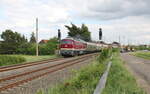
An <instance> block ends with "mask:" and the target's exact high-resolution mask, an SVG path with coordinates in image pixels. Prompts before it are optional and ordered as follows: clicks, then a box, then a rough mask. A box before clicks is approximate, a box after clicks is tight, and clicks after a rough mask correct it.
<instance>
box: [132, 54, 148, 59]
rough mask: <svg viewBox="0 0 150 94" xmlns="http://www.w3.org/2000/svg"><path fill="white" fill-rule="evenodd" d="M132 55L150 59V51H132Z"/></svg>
mask: <svg viewBox="0 0 150 94" xmlns="http://www.w3.org/2000/svg"><path fill="white" fill-rule="evenodd" d="M132 55H134V56H137V57H141V58H144V59H150V52H134V53H132Z"/></svg>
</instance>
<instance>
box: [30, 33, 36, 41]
mask: <svg viewBox="0 0 150 94" xmlns="http://www.w3.org/2000/svg"><path fill="white" fill-rule="evenodd" d="M30 43H36V38H35V34H34V32H32V34H31V38H30Z"/></svg>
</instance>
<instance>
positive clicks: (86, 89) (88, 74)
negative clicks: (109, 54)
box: [37, 61, 106, 94]
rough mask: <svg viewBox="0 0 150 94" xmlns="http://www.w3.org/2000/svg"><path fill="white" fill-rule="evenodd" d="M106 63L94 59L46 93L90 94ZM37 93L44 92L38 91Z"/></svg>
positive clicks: (41, 93) (42, 93)
mask: <svg viewBox="0 0 150 94" xmlns="http://www.w3.org/2000/svg"><path fill="white" fill-rule="evenodd" d="M105 68H106V64H104V63H100V64H99V62H98V61H94V62H93V63H92V64H89V65H88V66H86V67H84V68H83V69H81V70H79V71H76V72H75V76H74V77H73V78H72V79H70V80H67V81H65V82H63V83H61V84H58V85H57V86H56V87H54V88H50V89H49V93H48V94H92V93H93V91H94V89H95V88H96V85H97V83H98V81H99V78H100V76H101V75H102V74H103V72H104V70H105ZM37 94H45V93H44V92H43V91H39V92H38V93H37Z"/></svg>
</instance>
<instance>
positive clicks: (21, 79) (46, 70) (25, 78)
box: [0, 54, 96, 92]
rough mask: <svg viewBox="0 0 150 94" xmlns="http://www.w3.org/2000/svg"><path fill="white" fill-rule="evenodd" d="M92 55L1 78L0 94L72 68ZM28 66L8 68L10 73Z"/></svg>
mask: <svg viewBox="0 0 150 94" xmlns="http://www.w3.org/2000/svg"><path fill="white" fill-rule="evenodd" d="M92 55H93V54H88V55H84V56H80V57H77V58H72V59H71V60H67V61H63V62H60V63H58V64H54V65H49V66H45V67H42V68H38V69H34V70H32V71H28V72H23V73H19V74H16V75H9V76H7V77H3V78H0V92H2V91H6V90H8V89H11V88H14V87H17V86H19V85H22V84H24V83H27V82H29V81H32V80H34V79H37V78H39V77H42V76H45V75H48V74H50V73H53V72H56V71H59V70H62V69H64V68H66V67H69V66H72V65H74V64H77V63H80V62H82V61H85V60H87V59H89V57H91V56H92ZM94 55H96V54H94ZM44 62H45V63H46V61H44ZM48 62H49V61H48ZM39 63H40V62H39ZM34 64H35V63H33V65H34ZM27 65H28V64H27ZM27 65H26V66H25V65H20V66H19V65H17V66H12V67H8V68H9V71H10V70H11V68H12V70H14V68H15V69H17V68H20V67H21V66H25V67H27ZM28 66H32V64H31V65H28ZM22 68H23V67H22ZM4 69H5V68H4ZM4 69H3V70H4ZM6 69H7V68H6ZM6 71H8V70H6Z"/></svg>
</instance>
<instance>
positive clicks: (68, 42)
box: [61, 40, 73, 44]
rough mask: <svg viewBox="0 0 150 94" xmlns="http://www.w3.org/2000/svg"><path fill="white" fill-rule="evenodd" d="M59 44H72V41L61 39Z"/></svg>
mask: <svg viewBox="0 0 150 94" xmlns="http://www.w3.org/2000/svg"><path fill="white" fill-rule="evenodd" d="M61 44H73V41H69V40H62V41H61Z"/></svg>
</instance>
